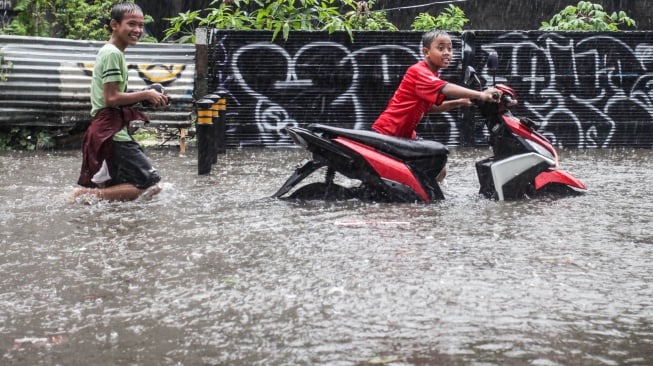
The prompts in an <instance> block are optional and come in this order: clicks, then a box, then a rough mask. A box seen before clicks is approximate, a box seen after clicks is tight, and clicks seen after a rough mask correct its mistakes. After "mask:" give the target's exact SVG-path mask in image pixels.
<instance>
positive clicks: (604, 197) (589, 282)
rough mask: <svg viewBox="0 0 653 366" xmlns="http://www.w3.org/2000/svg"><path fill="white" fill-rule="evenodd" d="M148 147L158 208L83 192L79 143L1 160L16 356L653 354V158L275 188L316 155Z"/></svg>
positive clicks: (627, 155)
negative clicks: (557, 172) (421, 195)
mask: <svg viewBox="0 0 653 366" xmlns="http://www.w3.org/2000/svg"><path fill="white" fill-rule="evenodd" d="M195 153H196V152H195V151H193V150H189V152H188V154H187V155H186V156H185V157H180V156H179V155H178V153H177V151H175V150H174V149H150V150H148V155H149V156H150V157H151V159H152V160H153V161H154V162H155V165H157V167H158V169H159V171H160V173H161V175H162V176H163V178H164V182H163V184H162V185H163V192H162V193H161V194H160V195H159V196H157V197H155V198H154V199H153V200H151V201H136V202H128V203H106V202H104V203H103V202H98V203H91V204H81V203H70V202H69V201H68V197H69V195H70V192H71V190H72V189H73V188H74V187H75V184H74V183H75V181H76V179H77V174H78V172H79V165H80V162H81V153H80V152H78V151H53V152H44V151H40V152H1V153H0V199H1V201H2V206H1V207H0V227H1V229H0V230H1V231H2V236H1V237H0V250H1V252H0V253H2V255H1V256H0V274H1V275H2V276H1V277H0V364H3V365H318V364H320V365H373V364H374V365H378V364H381V365H525V364H529V365H541V366H548V365H650V364H653V287H652V284H653V262H652V258H653V225H652V224H651V222H652V221H653V199H652V198H651V197H652V193H653V189H652V188H651V177H652V175H651V172H652V171H653V151H651V150H630V149H618V150H581V151H562V152H561V165H562V167H563V168H565V169H566V170H569V171H571V172H572V173H573V174H574V175H575V176H577V177H579V178H581V179H582V180H583V181H584V182H585V183H586V184H587V185H588V188H589V189H590V191H589V192H588V193H587V194H585V195H584V196H580V197H571V198H562V199H542V200H525V201H518V202H497V201H489V200H486V199H483V198H480V197H479V196H478V195H477V191H478V183H477V180H476V175H475V174H476V173H475V170H474V164H473V163H474V161H476V160H479V159H481V158H482V157H485V156H486V155H487V154H488V151H487V150H486V149H453V150H452V152H451V155H450V160H449V162H450V163H449V176H448V178H447V180H446V184H445V186H444V193H445V195H446V197H447V199H446V200H445V201H443V202H438V203H435V204H431V205H422V204H374V203H361V202H356V201H353V202H328V203H325V202H305V203H297V202H286V201H279V200H275V199H270V198H269V196H270V195H271V194H273V193H274V192H275V191H276V190H277V189H278V188H279V187H280V185H281V184H282V183H283V182H284V181H285V179H286V178H287V177H288V175H289V174H290V173H291V171H292V170H293V169H294V166H295V165H296V163H298V162H299V161H300V160H301V159H302V158H303V157H305V156H306V153H305V152H304V151H302V150H298V149H242V150H229V151H228V152H227V154H226V155H221V156H220V158H219V162H218V164H217V165H215V166H214V167H213V172H212V173H211V175H209V176H198V175H197V163H196V156H195Z"/></svg>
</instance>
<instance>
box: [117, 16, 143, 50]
mask: <svg viewBox="0 0 653 366" xmlns="http://www.w3.org/2000/svg"><path fill="white" fill-rule="evenodd" d="M110 26H111V31H112V32H111V40H110V41H109V42H111V43H113V44H114V45H115V46H116V47H118V48H119V49H120V50H122V51H124V50H125V48H127V46H133V45H135V44H136V43H138V40H140V39H141V36H142V35H143V28H144V27H145V19H144V17H143V12H141V11H139V10H133V11H130V12H128V13H125V14H124V16H123V17H122V19H121V20H120V21H118V20H117V19H111V23H110Z"/></svg>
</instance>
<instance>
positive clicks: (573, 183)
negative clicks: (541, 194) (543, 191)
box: [535, 170, 587, 190]
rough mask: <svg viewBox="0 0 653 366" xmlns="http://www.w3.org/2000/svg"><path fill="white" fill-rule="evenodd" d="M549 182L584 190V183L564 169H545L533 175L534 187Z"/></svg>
mask: <svg viewBox="0 0 653 366" xmlns="http://www.w3.org/2000/svg"><path fill="white" fill-rule="evenodd" d="M549 183H559V184H566V185H568V186H570V187H574V188H579V189H582V190H586V189H587V188H586V187H585V184H583V182H581V181H580V180H578V179H576V178H575V177H574V176H572V175H571V174H569V173H567V172H565V171H564V170H547V171H544V172H542V173H540V174H539V175H538V176H537V177H535V189H536V190H538V189H540V188H542V187H544V186H546V185H547V184H549Z"/></svg>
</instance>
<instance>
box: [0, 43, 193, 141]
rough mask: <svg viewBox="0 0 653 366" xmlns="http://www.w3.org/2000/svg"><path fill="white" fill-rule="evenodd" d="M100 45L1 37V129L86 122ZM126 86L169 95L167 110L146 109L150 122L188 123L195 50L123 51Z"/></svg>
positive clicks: (146, 47) (143, 46)
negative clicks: (155, 87)
mask: <svg viewBox="0 0 653 366" xmlns="http://www.w3.org/2000/svg"><path fill="white" fill-rule="evenodd" d="M104 44H105V42H94V41H76V40H66V39H55V38H39V37H20V36H0V54H1V55H3V56H4V58H5V62H6V63H7V62H8V63H10V64H11V66H10V70H9V74H8V77H7V81H5V82H0V127H2V126H7V125H11V126H48V127H61V128H63V129H70V128H72V127H75V126H79V125H82V126H83V125H84V124H87V123H88V122H89V121H90V115H89V112H90V110H91V104H90V84H91V73H92V70H93V64H94V62H95V55H96V53H97V51H98V49H99V48H100V47H102V45H104ZM125 55H126V58H127V63H128V67H129V85H128V88H129V89H132V90H138V89H141V88H144V87H145V86H147V85H149V84H151V83H154V82H158V83H161V84H163V85H164V86H165V88H166V90H167V92H168V94H169V95H170V97H171V100H172V103H171V107H170V108H169V109H166V110H152V111H146V114H147V115H148V116H149V117H150V119H151V120H152V122H153V124H155V125H159V126H168V125H169V126H173V127H174V126H177V125H183V124H190V119H191V112H192V110H193V88H194V78H195V46H194V45H180V44H163V43H139V44H138V45H136V46H131V47H128V48H127V50H126V52H125Z"/></svg>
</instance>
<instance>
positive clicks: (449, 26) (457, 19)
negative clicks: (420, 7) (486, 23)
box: [411, 4, 469, 31]
mask: <svg viewBox="0 0 653 366" xmlns="http://www.w3.org/2000/svg"><path fill="white" fill-rule="evenodd" d="M467 22H469V19H467V18H466V17H465V12H464V11H463V10H462V9H460V8H459V7H457V6H455V5H453V4H450V5H449V7H447V8H446V9H445V10H444V11H443V12H442V13H440V14H439V15H438V16H437V17H434V16H432V15H430V14H428V13H420V14H419V15H418V16H417V17H416V18H415V21H414V22H413V24H412V25H411V27H412V29H413V30H416V31H430V30H433V29H441V30H449V31H461V30H463V27H464V26H465V24H466V23H467Z"/></svg>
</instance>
